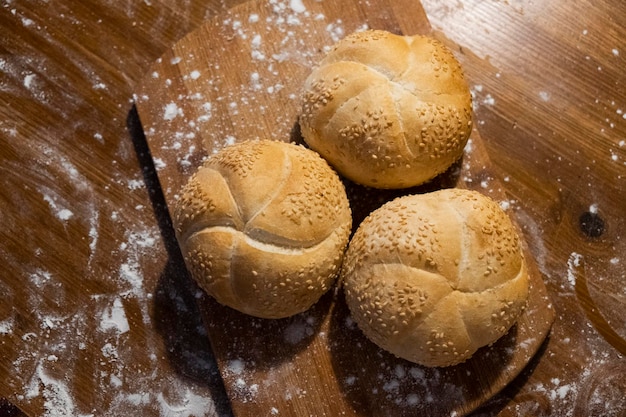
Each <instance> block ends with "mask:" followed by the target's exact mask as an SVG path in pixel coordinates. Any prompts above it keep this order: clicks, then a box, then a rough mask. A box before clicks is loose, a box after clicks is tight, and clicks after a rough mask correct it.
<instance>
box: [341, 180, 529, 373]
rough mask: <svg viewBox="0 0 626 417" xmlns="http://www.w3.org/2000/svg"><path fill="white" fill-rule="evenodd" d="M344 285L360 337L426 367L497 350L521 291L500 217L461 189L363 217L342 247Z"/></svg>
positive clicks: (509, 230) (524, 289)
mask: <svg viewBox="0 0 626 417" xmlns="http://www.w3.org/2000/svg"><path fill="white" fill-rule="evenodd" d="M342 282H343V286H344V289H345V296H346V301H347V303H348V306H349V308H350V311H351V314H352V316H353V318H354V320H355V321H356V323H357V324H358V325H359V327H360V328H361V330H363V332H364V333H365V335H366V336H367V337H369V338H370V339H371V340H372V341H373V342H374V343H376V344H378V345H379V346H380V347H382V348H383V349H386V350H388V351H390V352H391V353H393V354H395V355H397V356H399V357H402V358H404V359H407V360H410V361H412V362H416V363H419V364H421V365H425V366H449V365H455V364H458V363H461V362H463V361H465V360H467V359H468V358H469V357H471V356H472V354H473V353H474V352H475V351H476V350H477V349H479V348H480V347H482V346H485V345H489V344H491V343H493V342H495V341H496V340H497V339H499V338H500V337H501V336H503V335H504V334H505V333H506V332H507V331H508V330H509V328H510V327H511V326H512V325H513V324H514V323H515V322H516V320H517V318H518V317H519V315H520V314H521V312H522V311H523V309H524V307H525V305H526V300H527V298H528V289H529V288H528V286H529V281H528V272H527V269H526V264H525V260H524V256H523V253H522V248H521V244H520V240H519V237H518V235H517V231H516V229H515V228H514V226H513V224H512V223H511V221H510V219H509V218H508V216H507V214H506V213H505V212H504V211H503V210H502V209H501V208H500V206H499V205H498V204H497V203H496V202H495V201H493V200H492V199H490V198H488V197H486V196H484V195H482V194H480V193H478V192H476V191H469V190H462V189H445V190H440V191H436V192H433V193H427V194H422V195H409V196H404V197H400V198H398V199H396V200H393V201H391V202H389V203H387V204H385V205H384V206H382V207H381V208H380V209H378V210H376V211H374V212H373V213H371V214H370V216H368V217H367V219H366V220H364V221H363V223H361V225H360V226H359V228H358V229H357V231H356V232H355V235H354V237H353V238H352V240H351V242H350V245H349V247H348V250H347V252H346V255H345V259H344V267H343V270H342Z"/></svg>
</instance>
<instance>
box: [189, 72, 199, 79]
mask: <svg viewBox="0 0 626 417" xmlns="http://www.w3.org/2000/svg"><path fill="white" fill-rule="evenodd" d="M189 77H190V78H191V79H192V80H197V79H198V78H200V71H198V70H194V71H191V74H189Z"/></svg>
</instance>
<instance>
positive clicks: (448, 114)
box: [300, 30, 472, 188]
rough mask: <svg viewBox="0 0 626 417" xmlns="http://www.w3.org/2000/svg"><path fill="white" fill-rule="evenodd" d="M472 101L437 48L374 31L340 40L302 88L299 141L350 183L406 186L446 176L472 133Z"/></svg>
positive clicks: (456, 68)
mask: <svg viewBox="0 0 626 417" xmlns="http://www.w3.org/2000/svg"><path fill="white" fill-rule="evenodd" d="M471 110H472V105H471V96H470V91H469V88H468V85H467V83H466V82H465V79H464V77H463V73H462V71H461V67H460V65H459V63H458V62H457V60H456V59H455V58H454V56H453V55H452V53H451V52H450V51H449V50H448V49H447V48H446V47H445V46H444V45H443V44H441V43H440V42H438V41H436V40H434V39H431V38H429V37H426V36H398V35H394V34H391V33H388V32H384V31H380V30H370V31H365V32H357V33H354V34H352V35H349V36H347V37H346V38H344V39H343V40H341V41H339V42H338V43H337V44H335V45H334V47H333V48H332V49H331V51H330V52H329V53H328V54H327V55H326V57H325V58H324V59H323V60H322V61H321V62H320V64H319V66H318V67H316V68H314V69H313V71H312V72H311V74H310V75H309V77H308V78H307V80H306V82H305V86H304V93H303V104H302V111H301V116H300V127H301V131H302V136H303V138H304V140H305V141H306V143H307V144H308V145H309V146H310V147H311V148H312V149H313V150H315V151H317V152H319V153H320V154H321V155H322V156H323V157H324V158H325V159H326V160H328V161H329V163H330V164H331V165H333V166H334V167H335V169H336V170H337V171H338V172H339V173H340V174H342V175H344V176H345V177H347V178H349V179H350V180H352V181H354V182H357V183H360V184H363V185H367V186H371V187H376V188H406V187H411V186H415V185H419V184H422V183H425V182H427V181H429V180H430V179H432V178H434V177H435V176H437V175H438V174H440V173H442V172H444V171H446V170H447V169H448V168H449V167H450V166H451V165H452V164H453V163H454V162H455V161H457V160H458V159H459V158H460V157H461V155H462V153H463V148H464V147H465V144H466V143H467V139H468V137H469V135H470V132H471V124H472V121H471Z"/></svg>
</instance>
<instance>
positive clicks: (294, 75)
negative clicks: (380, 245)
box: [137, 1, 554, 416]
mask: <svg viewBox="0 0 626 417" xmlns="http://www.w3.org/2000/svg"><path fill="white" fill-rule="evenodd" d="M304 5H305V8H306V13H305V12H301V13H297V12H294V11H293V10H289V9H286V10H285V9H284V10H277V9H276V8H275V7H273V6H272V4H271V3H264V2H250V3H246V4H244V5H242V6H239V7H237V8H235V9H233V10H231V11H230V12H229V13H228V14H226V15H223V16H218V17H217V18H215V19H214V20H212V21H211V22H208V23H207V24H205V25H203V26H202V27H200V28H199V29H198V30H197V31H195V32H193V33H191V34H190V35H188V36H186V37H185V38H184V39H182V40H181V41H180V42H178V43H177V44H176V45H174V47H173V48H172V49H171V51H169V52H168V53H166V54H165V55H164V56H163V57H162V58H161V59H160V60H159V61H158V62H157V63H156V64H155V65H154V66H153V67H152V68H151V70H150V71H149V74H148V75H147V76H146V78H145V79H144V81H143V83H142V84H141V86H140V88H139V89H138V91H137V107H138V112H139V116H140V118H141V121H142V123H143V125H144V130H145V131H146V132H147V140H148V143H149V145H150V149H151V151H152V152H151V153H152V156H153V158H155V159H156V160H158V161H160V162H159V164H161V165H162V168H161V169H160V170H159V173H158V175H159V181H160V183H161V185H162V188H163V191H164V198H165V200H166V202H168V203H169V204H172V203H173V202H174V201H175V199H176V196H177V192H178V191H179V190H180V188H181V187H182V185H183V184H184V182H185V181H186V180H187V179H188V177H189V176H190V175H191V173H192V172H194V171H195V169H196V168H197V166H198V165H199V164H200V163H201V161H202V160H203V159H204V158H205V157H206V156H207V155H210V154H212V153H213V152H215V151H217V150H219V149H221V148H223V147H224V146H227V145H228V143H232V142H236V141H242V140H246V139H256V138H271V139H275V140H283V141H295V142H302V139H301V137H299V132H298V129H297V117H298V111H299V91H300V87H301V85H302V83H303V81H304V79H305V78H306V76H307V75H308V73H309V71H310V69H311V67H312V66H313V65H314V64H315V63H316V62H317V60H319V59H320V57H321V56H322V55H323V51H324V50H325V48H326V47H328V46H329V45H331V44H332V43H333V42H334V41H335V40H336V39H334V37H336V36H337V34H336V33H333V31H332V30H329V29H328V27H329V24H332V22H341V25H340V27H338V28H340V29H341V33H340V34H339V35H340V36H343V35H345V34H347V33H350V32H352V31H353V30H356V29H358V28H364V27H370V28H379V29H386V30H389V31H392V32H396V33H404V34H415V33H429V34H430V27H429V24H428V20H427V19H426V17H425V16H424V14H423V13H420V12H419V11H418V12H417V13H415V14H407V13H401V11H402V10H406V9H407V8H408V7H409V4H408V3H403V2H402V1H390V2H381V3H377V2H370V3H369V4H368V5H363V4H360V3H357V2H352V3H350V2H344V3H342V4H341V7H340V8H337V6H333V5H330V4H327V3H317V2H304ZM412 7H413V9H412V10H414V11H417V10H418V8H417V6H416V5H415V4H414V3H412ZM381 10H383V11H388V13H381ZM398 16H401V18H400V19H399V18H398ZM296 19H297V23H292V24H291V25H289V23H285V22H289V21H292V22H295V21H296ZM259 22H261V23H259ZM285 25H287V26H285ZM286 27H288V28H289V29H290V32H289V35H285V33H286V30H285V28H286ZM338 28H337V29H338ZM455 49H458V48H455ZM490 165H491V164H490V162H489V158H488V155H487V153H486V151H485V148H484V146H483V144H482V139H481V138H480V135H479V133H478V131H477V130H475V131H474V132H473V135H472V138H471V146H470V147H468V149H467V152H466V155H465V157H464V159H463V160H462V161H460V162H459V163H458V164H456V165H455V166H454V167H453V168H452V169H451V170H450V171H449V172H448V173H446V174H444V175H442V176H441V177H440V178H438V179H437V180H436V181H434V182H433V183H431V184H428V185H427V186H424V187H420V188H415V189H412V190H403V191H402V193H408V192H427V191H429V190H432V189H437V188H441V187H453V186H459V187H469V188H473V189H478V190H480V191H482V192H484V193H487V194H491V195H492V197H494V198H498V199H502V198H504V195H503V192H502V186H501V184H500V182H499V180H498V178H497V177H495V176H494V173H493V170H492V169H491V166H490ZM485 183H489V185H488V187H485V186H484V184H485ZM347 186H348V191H349V194H350V197H351V201H352V206H353V209H354V212H355V224H358V223H359V221H360V220H361V219H362V218H363V217H365V216H366V215H367V214H368V213H369V212H370V211H372V210H373V209H375V208H376V207H377V206H379V205H380V204H382V203H383V202H384V201H386V200H388V199H390V198H393V197H394V196H397V195H399V194H400V192H380V191H374V190H370V189H366V188H364V187H359V186H356V185H354V184H349V183H348V184H347ZM527 253H528V252H527ZM528 254H529V253H528ZM529 260H530V262H531V271H532V277H533V279H532V297H531V300H530V302H529V308H528V309H527V311H526V312H525V314H524V315H523V317H522V318H521V319H520V321H519V324H518V325H517V326H516V327H515V328H514V329H512V331H511V332H510V333H509V334H508V335H507V336H506V337H504V338H503V339H502V340H500V341H499V342H498V343H496V344H495V345H494V346H492V347H491V348H486V349H483V350H481V351H480V352H479V353H478V354H476V355H475V356H474V357H473V358H472V359H471V360H470V361H468V362H467V363H465V364H463V365H459V366H456V367H452V368H448V369H429V368H425V367H420V366H417V365H415V364H411V363H409V362H406V361H404V360H399V359H397V358H395V357H393V356H392V355H390V354H387V353H386V352H383V351H381V350H380V349H378V348H377V347H375V346H374V345H373V344H372V343H370V342H369V341H368V340H367V339H365V338H364V337H363V335H362V334H361V333H360V331H359V330H358V329H356V328H355V326H354V323H352V322H351V320H350V317H349V314H348V312H347V309H346V307H345V304H344V301H343V298H342V294H341V293H340V292H338V293H335V294H329V295H327V296H326V297H324V299H323V300H322V301H321V302H320V303H318V304H317V305H316V306H315V307H314V308H313V309H312V310H310V311H308V312H306V313H303V314H301V315H298V316H296V317H293V318H290V319H285V320H274V321H269V320H260V319H254V318H250V317H247V316H245V315H242V314H239V313H237V312H235V311H233V310H230V309H228V308H225V307H221V306H219V305H217V304H216V303H215V302H214V301H212V300H211V299H209V298H208V297H207V296H204V297H203V299H202V300H201V304H200V305H201V310H202V312H203V316H204V319H205V321H206V323H207V326H208V329H209V330H208V332H209V338H210V339H211V343H212V346H213V350H214V352H215V354H216V357H217V360H218V364H219V366H220V370H221V373H222V377H223V379H224V381H225V384H226V389H227V392H228V393H229V397H230V399H231V404H232V406H233V410H234V412H235V414H236V415H241V416H244V415H255V414H261V415H270V414H272V413H277V414H280V415H293V416H300V415H320V416H321V415H329V416H330V415H353V416H368V415H372V416H374V415H394V416H400V415H413V414H414V413H416V412H417V413H421V414H428V415H432V416H436V415H442V416H443V415H450V414H456V415H465V414H467V413H468V412H470V411H472V410H474V409H475V408H476V407H478V406H479V405H481V404H482V403H483V402H484V401H485V400H486V399H489V398H490V397H491V396H493V395H494V394H495V393H497V392H498V391H499V390H500V389H502V388H503V387H504V386H505V385H506V384H507V383H508V382H510V381H511V380H512V379H513V378H515V377H516V376H517V374H518V373H519V372H520V371H521V370H522V369H523V368H524V367H525V366H526V364H527V363H528V362H529V360H530V359H531V357H532V356H533V355H534V354H535V353H536V352H537V351H538V350H539V347H540V346H541V344H542V342H543V340H544V338H545V337H546V335H547V333H548V331H549V329H550V326H551V323H552V320H553V317H554V311H553V310H552V308H551V305H550V302H549V300H548V297H547V293H546V290H545V287H544V285H543V282H542V278H541V275H540V273H539V271H538V269H537V268H536V266H534V263H533V261H532V259H531V258H529Z"/></svg>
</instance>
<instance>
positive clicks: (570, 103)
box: [0, 0, 626, 416]
mask: <svg viewBox="0 0 626 417" xmlns="http://www.w3.org/2000/svg"><path fill="white" fill-rule="evenodd" d="M273 1H275V3H276V4H277V5H284V6H285V7H289V5H290V3H289V2H288V1H285V0H273ZM236 3H238V2H236V1H224V0H221V1H219V0H207V1H205V2H200V1H194V0H186V1H183V2H177V1H173V0H151V1H148V0H145V1H139V0H132V1H131V0H125V1H112V0H90V1H82V2H77V1H70V0H48V1H47V2H45V4H44V3H41V2H36V1H28V0H23V1H18V0H13V1H5V2H3V4H2V5H0V140H1V142H0V184H1V186H0V254H1V255H2V260H3V261H4V263H3V268H2V272H0V297H1V298H0V397H4V398H5V399H4V400H2V401H0V415H4V414H7V415H21V414H25V415H29V416H40V415H46V416H56V415H130V414H131V413H136V414H138V415H146V416H149V415H155V416H161V415H163V416H197V415H207V416H217V415H219V416H227V415H230V411H229V404H228V400H227V398H226V397H225V393H224V389H223V386H222V383H221V381H220V376H219V373H218V371H217V366H216V364H215V360H214V358H213V356H212V354H211V348H210V345H209V342H208V338H207V334H206V330H205V327H204V325H203V323H202V321H201V320H200V318H199V312H198V308H197V306H196V299H197V298H199V291H198V289H197V288H196V287H195V286H194V285H193V284H192V283H191V282H189V281H188V280H183V279H182V278H181V279H179V280H178V279H176V280H175V279H174V278H173V277H177V276H180V277H182V276H184V274H182V273H181V274H177V273H176V271H174V272H172V271H171V270H169V269H170V268H172V263H170V262H168V251H169V250H171V248H169V247H168V244H169V243H167V242H171V239H168V238H167V237H164V236H162V235H161V231H160V229H159V222H160V221H162V220H163V219H159V218H158V213H162V212H163V211H162V210H158V209H159V207H156V210H155V207H153V206H152V204H153V199H151V192H152V191H153V190H154V186H155V184H151V183H150V182H148V183H146V182H145V180H144V179H145V178H152V176H151V175H148V174H149V173H146V172H143V170H142V160H145V158H146V157H149V156H148V155H147V149H146V148H145V147H142V144H141V143H139V142H138V141H136V140H133V138H135V137H137V132H138V131H139V129H140V126H138V125H137V122H136V121H137V118H136V115H134V114H133V102H132V98H133V93H134V92H135V88H136V85H137V82H138V81H139V80H140V79H141V78H142V77H143V76H144V75H145V73H146V71H147V70H148V68H149V66H150V65H151V63H152V62H154V61H155V60H156V59H157V58H158V57H159V56H160V55H161V54H162V53H164V52H165V51H166V50H167V49H168V48H169V47H170V46H171V45H172V44H173V43H174V42H176V41H177V40H179V39H180V38H181V37H182V36H184V35H185V34H186V33H188V32H190V31H192V30H193V29H194V28H196V27H198V26H199V25H200V24H201V23H202V22H203V21H205V20H206V19H209V18H211V17H212V16H214V15H215V14H216V13H219V12H220V11H223V10H224V9H226V8H228V7H231V6H233V5H234V4H236ZM585 3H587V2H585ZM589 3H590V2H589ZM422 4H423V6H424V9H425V11H426V14H427V16H428V18H429V19H430V22H431V24H432V26H433V27H434V28H435V29H436V30H438V31H440V33H441V34H442V36H445V37H447V38H448V39H450V40H451V41H452V42H455V43H456V44H458V45H461V46H462V50H461V53H460V54H459V58H460V60H461V62H462V64H464V65H465V71H466V74H467V77H468V79H469V80H470V83H471V89H472V92H473V94H474V101H475V120H476V122H477V125H478V127H479V129H480V132H481V136H482V138H483V140H484V142H485V144H486V146H487V148H488V151H489V155H490V157H491V161H492V163H493V165H494V167H495V170H496V172H497V174H498V176H499V178H500V179H501V181H502V182H503V183H504V184H505V187H506V190H505V191H506V193H507V195H508V197H509V200H508V201H507V205H508V208H509V212H510V213H511V215H512V216H513V217H515V218H516V220H517V221H518V223H519V224H520V225H522V227H523V233H524V238H525V239H526V241H527V242H528V245H529V247H530V250H531V252H532V254H533V256H534V257H535V259H536V261H537V264H538V266H539V268H540V270H541V272H542V273H543V275H544V279H545V282H546V285H547V287H548V291H549V293H550V296H551V299H552V302H553V304H554V308H555V310H556V321H555V323H554V326H553V329H552V332H551V334H550V336H549V338H548V340H547V341H546V343H545V344H544V346H543V347H542V349H541V351H540V352H539V354H538V355H537V357H536V358H535V360H533V361H532V363H531V364H530V365H529V367H528V368H527V369H526V370H525V371H524V372H523V374H522V375H520V377H518V378H517V379H516V380H515V381H514V382H513V383H512V384H510V385H509V386H508V387H507V388H506V389H505V390H504V391H503V392H501V393H500V394H499V395H497V396H496V397H494V398H493V399H492V400H490V401H489V402H488V403H487V404H486V405H485V406H484V407H483V408H482V409H481V410H479V411H477V412H476V413H475V415H476V416H479V415H480V416H492V415H500V416H526V415H541V416H563V415H570V416H578V415H598V416H599V415H616V416H619V415H624V413H626V400H625V399H624V396H623V392H625V390H626V386H625V384H626V382H624V381H623V375H625V374H626V360H625V357H624V355H626V308H625V306H626V256H625V253H626V242H625V241H624V239H623V236H622V234H623V231H624V229H625V221H624V217H625V216H624V215H625V214H626V208H625V207H624V201H625V200H626V72H625V71H624V68H625V65H624V63H625V57H626V41H625V39H626V4H625V3H623V2H621V1H618V0H612V1H609V0H606V1H599V2H593V4H589V5H587V4H583V2H561V1H558V0H546V1H542V2H536V1H530V0H508V1H491V2H483V1H460V0H457V1H452V0H450V1H445V2H440V1H438V0H422ZM294 5H297V2H296V3H294ZM408 12H409V11H407V13H408ZM329 30H335V31H337V33H340V30H341V22H336V24H335V26H334V27H333V28H329ZM469 57H471V59H469ZM477 61H481V62H482V65H480V66H474V65H472V63H473V62H477ZM485 63H488V64H489V65H485ZM485 68H489V71H485ZM154 162H155V165H156V167H157V169H158V165H159V161H158V160H157V161H154ZM484 182H485V187H489V179H488V178H486V179H485V180H484ZM157 205H158V204H157ZM155 213H157V214H155ZM3 413H4V414H3Z"/></svg>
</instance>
